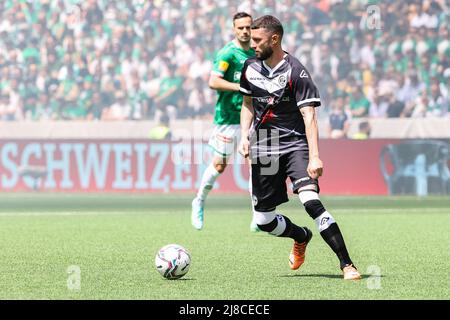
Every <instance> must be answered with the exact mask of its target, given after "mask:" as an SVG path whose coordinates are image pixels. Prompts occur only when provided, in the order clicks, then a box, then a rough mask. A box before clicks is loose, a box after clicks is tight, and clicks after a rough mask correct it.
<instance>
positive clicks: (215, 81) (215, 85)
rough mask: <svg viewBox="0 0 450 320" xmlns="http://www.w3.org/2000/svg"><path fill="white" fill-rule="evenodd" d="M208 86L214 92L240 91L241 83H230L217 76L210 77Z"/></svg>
mask: <svg viewBox="0 0 450 320" xmlns="http://www.w3.org/2000/svg"><path fill="white" fill-rule="evenodd" d="M208 85H209V87H210V88H211V89H213V90H219V91H239V83H234V82H229V81H227V80H225V79H223V78H221V77H219V76H217V75H214V74H212V75H210V76H209V82H208Z"/></svg>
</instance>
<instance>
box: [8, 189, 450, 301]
mask: <svg viewBox="0 0 450 320" xmlns="http://www.w3.org/2000/svg"><path fill="white" fill-rule="evenodd" d="M322 199H323V202H324V204H325V206H326V207H327V209H328V210H329V211H330V212H331V213H332V215H333V216H334V217H335V218H336V220H337V221H338V223H339V225H340V228H341V230H342V232H343V234H344V238H345V240H346V243H347V247H348V249H349V252H350V254H351V256H352V258H353V260H354V262H355V264H356V265H357V266H358V268H359V270H360V271H361V273H362V274H363V279H362V280H361V281H356V282H346V281H344V280H342V278H341V272H340V270H339V268H338V260H337V258H336V257H335V256H334V254H333V253H332V252H331V250H330V249H329V248H328V247H327V246H326V244H325V242H324V241H323V240H322V238H321V237H320V235H319V233H318V232H317V229H316V227H315V225H314V222H313V221H312V220H311V219H310V218H309V217H308V216H307V214H306V212H305V211H304V210H303V208H302V207H301V205H300V204H299V201H298V199H296V198H292V199H291V201H290V202H289V203H287V204H284V205H282V206H280V207H279V208H278V209H279V211H280V212H282V213H283V214H285V215H287V216H289V217H290V218H291V220H292V221H294V222H295V223H297V224H300V225H306V226H308V227H310V228H311V230H313V232H314V237H313V238H312V241H311V243H310V245H309V246H308V249H307V252H306V262H305V264H304V265H303V266H302V267H301V268H300V269H299V270H297V271H291V270H290V269H289V267H288V255H289V251H290V249H291V245H292V240H290V239H285V238H275V237H273V236H269V235H267V234H263V233H262V232H259V233H251V232H250V231H249V223H250V219H251V215H250V199H249V197H248V196H245V195H243V196H233V195H223V194H219V193H214V192H213V193H212V194H211V195H210V197H209V199H208V201H207V206H206V213H205V228H204V229H203V230H202V231H197V230H194V229H193V228H192V227H191V225H190V201H191V196H190V195H142V194H141V195H123V194H115V195H70V194H39V193H34V194H33V193H27V194H5V193H0V299H245V300H257V299H269V300H270V299H275V300H287V299H295V300H297V299H298V300H303V299H450V250H449V249H450V198H449V197H430V198H422V199H421V198H416V197H325V196H323V197H322ZM169 243H178V244H181V245H183V246H185V247H186V248H187V249H188V251H189V252H190V253H191V256H192V265H191V268H190V270H189V273H188V274H187V275H186V276H185V277H184V278H182V279H180V280H174V281H169V280H165V279H163V278H162V277H161V276H160V275H159V273H158V272H157V271H156V269H155V267H154V257H155V254H156V252H157V250H158V249H159V248H160V247H162V246H164V245H166V244H169ZM70 266H76V268H79V271H80V273H79V276H78V274H70V273H68V270H70V269H68V268H69V267H70ZM74 276H75V277H77V278H76V279H79V280H80V281H79V283H78V282H76V281H75V282H73V279H74V278H73V277H74ZM71 281H72V282H71ZM68 283H69V285H68ZM74 283H75V286H74ZM77 284H79V287H77Z"/></svg>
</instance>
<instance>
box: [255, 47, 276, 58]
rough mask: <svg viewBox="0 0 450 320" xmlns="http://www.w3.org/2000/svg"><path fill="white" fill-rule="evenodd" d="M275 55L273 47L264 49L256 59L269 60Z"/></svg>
mask: <svg viewBox="0 0 450 320" xmlns="http://www.w3.org/2000/svg"><path fill="white" fill-rule="evenodd" d="M272 54H273V49H272V48H271V47H267V48H264V50H263V51H261V52H260V53H259V55H258V53H257V54H256V58H258V60H266V59H269V58H270V57H271V56H272Z"/></svg>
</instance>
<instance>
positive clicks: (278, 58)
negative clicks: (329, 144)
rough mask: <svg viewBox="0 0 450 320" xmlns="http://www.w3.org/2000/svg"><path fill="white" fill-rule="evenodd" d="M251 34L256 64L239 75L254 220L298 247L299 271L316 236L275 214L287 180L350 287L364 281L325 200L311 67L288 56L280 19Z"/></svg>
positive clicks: (293, 258) (293, 262) (260, 24)
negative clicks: (284, 45)
mask: <svg viewBox="0 0 450 320" xmlns="http://www.w3.org/2000/svg"><path fill="white" fill-rule="evenodd" d="M251 29H252V33H251V38H252V39H251V46H252V48H253V49H255V52H256V58H250V59H248V60H246V62H245V64H244V68H243V70H242V74H241V81H240V92H241V93H242V94H243V95H244V101H243V105H242V110H241V133H242V135H241V141H240V144H239V152H240V153H241V154H242V155H243V156H244V157H247V156H250V157H251V160H252V166H251V178H252V198H253V216H254V220H255V221H256V222H257V224H258V227H259V228H260V229H261V230H262V231H265V232H268V233H270V234H272V235H274V236H278V237H289V238H292V239H293V240H294V247H293V248H292V251H291V254H290V256H289V266H290V268H291V269H293V270H296V269H298V268H299V267H300V266H301V265H302V264H303V262H304V261H305V251H306V246H307V244H308V242H309V241H310V240H311V238H312V232H311V230H309V229H308V228H306V227H300V226H297V225H295V224H294V223H292V222H291V221H290V220H289V218H288V217H286V216H283V215H282V214H280V213H279V212H277V211H276V207H277V206H278V205H280V204H282V203H284V202H287V201H288V196H287V188H286V179H287V177H289V178H290V180H291V182H292V186H293V192H294V193H296V194H298V196H299V198H300V201H301V202H302V204H303V205H304V207H305V210H306V212H307V213H308V214H309V215H310V216H311V218H313V219H314V220H315V222H316V225H317V227H318V229H319V232H320V235H321V236H322V238H323V239H324V240H325V242H326V243H327V244H328V245H329V246H330V248H331V249H332V250H333V251H334V252H335V254H336V255H337V257H338V259H339V261H340V268H341V270H342V272H343V275H344V279H346V280H357V279H361V275H360V274H359V272H358V270H357V269H356V267H355V266H354V265H353V262H352V260H351V259H350V256H349V254H348V251H347V248H346V246H345V242H344V239H343V236H342V233H341V231H340V230H339V227H338V225H337V223H336V221H335V220H334V218H333V216H332V215H331V214H330V213H329V212H328V211H327V210H326V209H325V208H324V206H323V204H322V202H321V201H320V199H319V191H320V188H319V182H318V178H319V177H320V176H321V175H322V172H323V164H322V161H321V160H320V158H319V149H318V127H317V117H316V110H315V108H316V107H318V106H320V96H319V92H318V90H317V88H316V86H315V85H314V82H313V81H312V79H311V76H310V74H309V72H308V71H307V70H306V69H305V67H304V66H303V65H302V64H301V63H300V62H299V61H298V60H297V59H296V58H295V57H293V56H291V55H290V54H289V53H287V52H285V51H283V49H282V47H281V40H282V37H283V26H282V25H281V23H280V21H279V20H278V19H276V18H275V17H273V16H269V15H266V16H262V17H260V18H258V19H257V20H255V21H254V22H253V24H252V27H251Z"/></svg>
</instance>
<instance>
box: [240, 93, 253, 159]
mask: <svg viewBox="0 0 450 320" xmlns="http://www.w3.org/2000/svg"><path fill="white" fill-rule="evenodd" d="M253 116H254V110H253V103H252V97H251V96H244V100H243V102H242V109H241V142H240V143H239V149H238V150H239V153H240V154H241V155H242V156H243V157H244V158H247V157H248V155H249V147H250V142H249V140H248V139H249V131H250V127H251V125H252V122H253Z"/></svg>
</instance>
